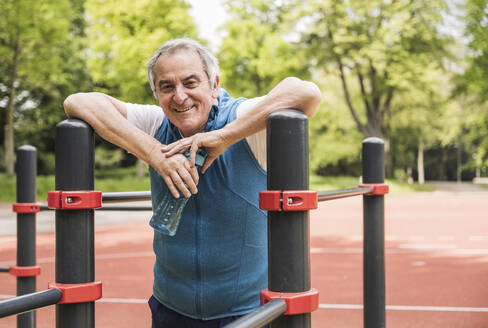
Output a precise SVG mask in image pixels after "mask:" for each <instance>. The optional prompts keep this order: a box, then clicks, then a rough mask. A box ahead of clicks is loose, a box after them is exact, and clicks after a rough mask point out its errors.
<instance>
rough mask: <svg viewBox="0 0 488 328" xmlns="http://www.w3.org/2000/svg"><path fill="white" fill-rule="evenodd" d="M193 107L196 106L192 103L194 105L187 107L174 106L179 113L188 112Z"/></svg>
mask: <svg viewBox="0 0 488 328" xmlns="http://www.w3.org/2000/svg"><path fill="white" fill-rule="evenodd" d="M193 107H195V105H192V106H188V107H185V108H176V107H173V109H174V110H175V111H176V112H178V113H184V112H187V111H189V110H190V109H192V108H193Z"/></svg>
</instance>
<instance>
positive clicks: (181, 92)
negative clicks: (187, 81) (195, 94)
mask: <svg viewBox="0 0 488 328" xmlns="http://www.w3.org/2000/svg"><path fill="white" fill-rule="evenodd" d="M187 97H188V96H187V94H186V90H185V87H183V86H182V85H177V86H176V87H175V93H174V95H173V101H174V102H175V103H177V104H179V105H181V104H183V103H184V102H185V100H186V98H187Z"/></svg>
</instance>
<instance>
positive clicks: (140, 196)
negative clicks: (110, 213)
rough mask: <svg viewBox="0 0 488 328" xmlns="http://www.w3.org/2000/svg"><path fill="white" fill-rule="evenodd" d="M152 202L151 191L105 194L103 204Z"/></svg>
mask: <svg viewBox="0 0 488 328" xmlns="http://www.w3.org/2000/svg"><path fill="white" fill-rule="evenodd" d="M143 200H151V192H150V191H126V192H104V193H103V194H102V202H106V203H113V202H133V201H143Z"/></svg>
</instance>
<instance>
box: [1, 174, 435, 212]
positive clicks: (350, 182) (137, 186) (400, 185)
mask: <svg viewBox="0 0 488 328" xmlns="http://www.w3.org/2000/svg"><path fill="white" fill-rule="evenodd" d="M136 171H137V168H136V167H135V166H134V167H123V168H114V169H104V170H95V190H100V191H103V192H116V191H117V192H118V191H139V190H149V189H150V183H149V175H148V173H147V171H146V174H145V175H144V177H142V178H138V177H137V174H136ZM358 183H359V178H358V177H351V176H337V177H322V176H318V175H314V174H312V175H311V176H310V189H312V190H318V191H322V190H337V189H346V188H354V187H357V185H358ZM387 183H388V184H389V185H390V193H393V194H399V193H409V192H418V191H433V190H434V186H432V185H428V184H425V185H419V184H408V183H406V182H398V181H396V180H388V181H387ZM0 186H2V188H0V201H1V202H9V203H13V202H15V200H16V178H15V177H9V176H7V175H6V174H5V173H0ZM51 190H54V176H52V175H49V176H38V177H37V200H38V201H40V202H43V203H44V202H46V201H47V192H48V191H51Z"/></svg>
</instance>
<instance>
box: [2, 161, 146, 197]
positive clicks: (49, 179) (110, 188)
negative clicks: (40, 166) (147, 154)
mask: <svg viewBox="0 0 488 328" xmlns="http://www.w3.org/2000/svg"><path fill="white" fill-rule="evenodd" d="M136 170H137V168H136V167H127V168H114V169H106V170H95V190H100V191H103V192H116V191H139V190H149V189H150V187H149V176H148V175H147V174H146V175H145V176H144V177H142V178H138V177H137V175H136ZM36 183H37V198H36V199H37V201H39V202H41V203H46V202H47V192H48V191H52V190H54V176H53V175H47V176H43V175H40V176H38V177H37V181H36ZM0 185H1V186H2V188H0V202H8V203H13V202H15V201H16V197H17V196H16V192H17V191H16V189H17V188H16V187H17V182H16V177H15V176H13V177H9V176H7V175H6V174H5V173H0Z"/></svg>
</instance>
